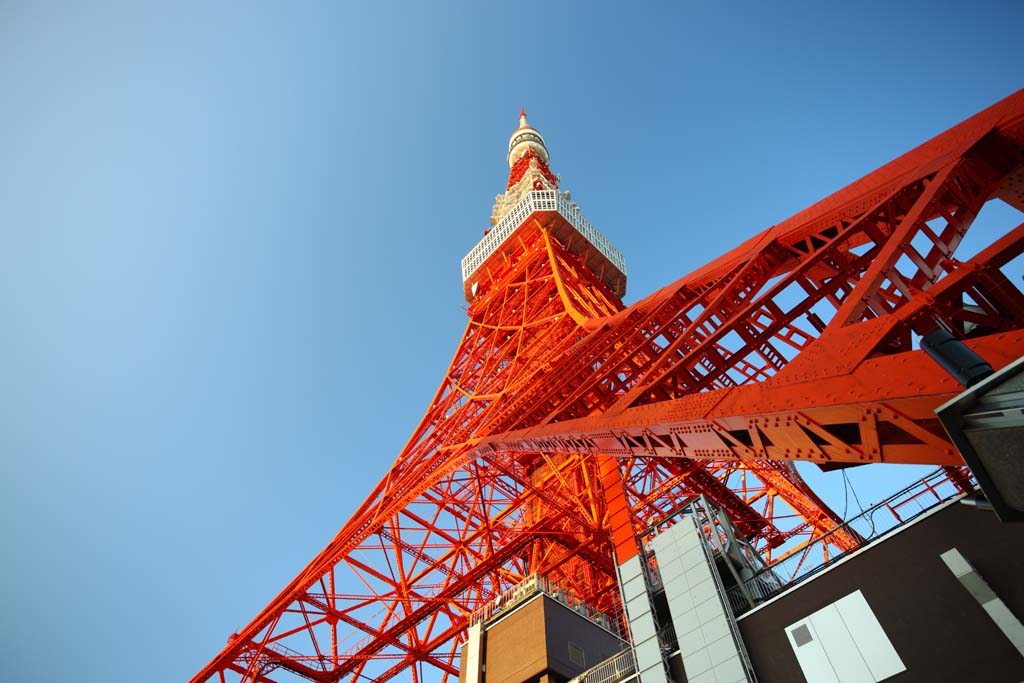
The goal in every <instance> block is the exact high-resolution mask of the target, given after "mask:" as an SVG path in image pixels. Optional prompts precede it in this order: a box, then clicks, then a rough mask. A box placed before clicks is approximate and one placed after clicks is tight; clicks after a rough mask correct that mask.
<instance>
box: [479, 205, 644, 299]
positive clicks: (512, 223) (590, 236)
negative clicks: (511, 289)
mask: <svg viewBox="0 0 1024 683" xmlns="http://www.w3.org/2000/svg"><path fill="white" fill-rule="evenodd" d="M535 211H556V212H558V213H559V214H560V215H561V216H562V217H563V218H564V219H565V220H566V221H568V222H569V223H570V224H571V225H572V226H573V227H574V228H576V230H577V232H579V233H580V235H582V236H583V237H584V238H586V240H587V241H588V242H590V243H591V244H592V245H594V247H595V248H596V249H597V250H598V251H599V252H601V254H602V255H603V256H604V257H605V258H606V259H608V261H609V263H611V264H612V265H613V266H615V267H616V268H618V270H619V272H621V273H622V274H623V275H625V274H626V259H624V258H623V257H622V253H621V252H620V251H619V250H618V249H616V248H615V246H614V245H613V244H612V243H611V241H609V239H608V238H607V237H605V236H604V235H602V234H601V232H600V231H598V229H597V228H595V227H594V226H593V225H591V224H590V222H589V221H588V220H587V219H586V218H584V217H583V214H582V213H580V210H579V207H577V206H576V205H575V204H573V203H571V202H570V201H569V200H567V199H566V198H565V197H564V196H563V194H562V193H561V192H558V191H556V190H534V191H533V192H528V193H526V196H524V197H523V198H522V199H520V200H519V203H518V204H516V205H515V206H514V207H513V208H512V210H511V211H509V212H508V214H507V215H506V216H505V217H504V218H502V219H501V221H499V222H498V224H497V225H495V226H494V228H492V229H491V231H490V232H488V233H487V234H486V235H484V238H483V239H482V240H480V241H479V242H478V243H477V245H476V246H475V247H473V248H472V249H470V250H469V253H468V254H466V257H465V258H463V259H462V281H463V282H465V281H466V280H468V279H469V277H470V276H471V275H472V274H473V273H474V271H476V269H477V268H479V267H480V266H481V265H483V263H484V261H486V260H487V258H488V257H489V256H490V255H491V254H493V253H494V252H495V251H497V249H498V247H500V246H501V245H502V243H504V242H505V240H507V239H508V238H509V237H511V236H512V233H514V232H515V231H516V228H518V227H519V226H520V225H522V224H523V222H524V221H525V220H526V219H527V217H529V215H530V214H531V213H533V212H535Z"/></svg>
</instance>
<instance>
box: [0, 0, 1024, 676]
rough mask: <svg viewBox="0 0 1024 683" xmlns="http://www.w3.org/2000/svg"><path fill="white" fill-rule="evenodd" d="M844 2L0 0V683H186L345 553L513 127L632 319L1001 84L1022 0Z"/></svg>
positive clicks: (447, 328) (454, 321)
mask: <svg viewBox="0 0 1024 683" xmlns="http://www.w3.org/2000/svg"><path fill="white" fill-rule="evenodd" d="M847 4H848V5H849V6H848V7H847V8H845V9H844V8H839V7H837V6H836V5H838V3H816V2H806V3H803V2H793V3H747V2H737V3H709V2H673V3H666V4H664V5H658V4H655V3H651V4H633V5H627V4H626V3H607V4H605V3H599V2H586V3H582V2H581V3H528V2H505V3H500V4H499V3H477V2H474V3H470V2H467V3H464V4H461V5H451V4H448V3H443V2H440V3H439V2H434V3H413V2H408V3H404V4H398V3H390V2H379V3H342V2H332V3H323V4H308V3H281V4H278V5H268V4H264V3H260V2H256V3H244V4H240V3H207V2H198V3H184V2H182V3H160V4H157V3H153V4H151V5H147V4H145V3H137V2H126V3H124V4H113V3H104V2H93V3H84V2H83V3H69V4H63V3H42V2H11V1H10V0H8V1H7V2H0V321H2V327H0V464H2V471H0V472H2V473H0V514H2V525H0V532H2V540H3V554H2V557H3V560H2V562H0V598H2V600H0V607H2V611H0V659H2V660H3V669H4V671H6V672H7V673H6V674H4V676H3V678H5V679H6V680H11V681H19V680H25V681H27V680H31V681H37V682H41V683H49V682H51V681H52V682H56V681H71V680H74V681H155V682H160V683H163V682H166V683H172V682H178V681H182V680H184V679H187V678H188V677H189V676H191V675H192V674H193V673H194V672H195V671H196V670H198V669H199V668H200V667H201V666H202V665H203V664H204V663H205V662H206V661H207V660H208V659H209V658H210V657H211V656H212V655H214V654H215V652H216V651H217V650H219V649H220V647H221V646H222V645H223V644H224V642H225V639H226V638H227V636H228V634H229V633H231V632H232V631H234V630H235V629H237V628H239V627H241V626H243V625H244V624H245V623H246V622H247V621H248V620H249V619H250V618H251V617H252V616H253V615H254V614H255V613H256V612H257V611H258V610H259V609H260V608H261V607H262V606H263V605H264V604H265V603H266V602H267V601H268V600H269V599H270V598H271V597H272V596H273V595H274V594H276V593H277V591H278V590H279V589H280V588H281V587H283V586H284V584H285V583H286V582H288V581H289V580H290V579H291V578H292V577H293V576H294V575H295V574H296V573H297V572H298V570H299V569H300V568H301V567H302V566H303V565H304V564H305V562H306V561H307V560H308V559H309V558H311V557H312V556H313V554H314V553H315V552H316V551H318V550H319V549H320V548H321V547H322V546H323V544H324V543H325V542H326V541H327V540H328V539H329V538H330V537H331V536H332V535H333V534H334V533H335V531H336V530H337V529H338V528H339V527H340V526H341V524H342V523H343V521H344V520H345V518H346V517H347V515H348V513H349V512H350V511H351V510H352V509H353V508H354V507H355V506H356V505H357V504H358V503H359V502H361V500H362V498H363V496H364V495H365V494H366V493H367V492H368V491H369V489H370V487H371V485H372V484H373V483H374V482H376V481H377V480H378V479H379V478H380V476H381V475H382V474H383V473H384V471H385V469H386V468H387V466H388V464H389V463H390V462H391V460H392V459H393V457H394V456H395V454H396V453H397V452H398V450H399V449H400V448H401V446H402V445H403V443H404V441H405V440H406V438H407V437H408V435H409V434H410V433H411V431H412V428H413V427H414V425H415V424H416V423H417V422H418V420H419V418H420V417H421V415H422V413H423V410H424V409H425V408H426V405H427V402H428V401H429V399H430V398H431V396H432V395H433V392H434V390H435V388H436V386H437V384H438V383H439V381H440V379H441V375H442V373H443V371H444V369H445V367H446V365H447V363H448V361H449V360H450V357H451V354H452V352H453V351H454V348H455V344H456V342H457V340H458V337H459V335H460V333H461V330H462V328H463V326H464V324H465V313H464V310H463V304H464V302H463V299H462V288H461V283H460V278H459V260H460V259H461V258H462V256H463V255H464V254H465V253H466V252H467V251H468V250H469V249H470V247H472V246H473V244H474V243H475V242H476V241H477V240H478V239H479V237H480V236H481V234H482V230H483V228H484V227H485V226H486V224H487V220H488V217H489V215H490V209H491V204H492V202H493V198H494V195H495V194H496V193H498V192H499V191H502V190H503V188H504V183H505V179H506V174H507V167H506V165H505V159H504V154H505V145H506V142H507V140H508V135H509V133H510V132H511V130H512V129H513V128H514V127H515V126H516V124H517V119H516V115H517V113H518V111H519V108H520V106H525V107H526V108H527V111H528V112H529V115H530V121H531V123H532V124H533V125H535V126H536V127H537V128H538V129H540V130H541V132H542V133H543V134H544V136H545V138H546V139H547V142H548V146H549V148H550V150H551V154H552V167H553V169H554V170H555V172H557V173H560V174H561V175H562V178H563V187H564V188H565V189H569V190H571V191H572V192H573V198H574V200H576V201H578V202H579V204H580V207H581V209H582V210H583V212H584V214H585V215H586V216H587V217H588V219H589V220H590V221H591V222H592V223H594V225H595V226H597V227H598V228H599V229H600V230H601V231H603V232H604V233H605V234H606V235H607V236H608V237H609V238H610V239H611V240H612V241H613V242H614V243H615V244H616V245H617V246H618V248H619V249H620V250H621V251H622V252H623V253H624V254H625V256H626V259H627V264H628V269H629V277H630V281H629V293H628V296H627V300H628V301H630V302H631V301H635V300H636V299H637V298H639V297H641V296H643V295H645V294H648V293H650V292H651V291H652V290H653V289H655V288H657V287H659V286H661V285H663V284H666V283H668V282H670V281H672V280H674V279H677V278H678V277H680V276H682V275H684V274H685V273H687V272H688V271H690V270H692V269H694V268H696V267H698V266H700V265H701V264H702V263H704V262H705V261H707V260H709V259H711V258H713V257H715V256H717V255H719V254H720V253H722V252H724V251H726V250H727V249H729V248H731V247H732V246H734V245H735V244H737V243H739V242H740V241H741V240H742V239H744V238H746V237H748V236H750V235H752V234H753V233H755V232H757V231H759V230H761V229H763V228H765V227H768V226H770V225H772V224H774V223H777V222H778V221H780V220H782V219H784V218H786V217H788V216H789V215H791V214H793V213H795V212H797V211H798V210H800V209H802V208H804V207H805V206H807V205H809V204H811V203H812V202H814V201H815V200H817V199H819V198H821V197H823V196H825V195H827V194H829V193H831V192H833V191H834V190H836V189H838V188H840V187H842V186H844V185H846V184H847V183H849V182H851V181H853V180H855V179H856V178H858V177H860V176H861V175H863V174H864V173H866V172H868V171H870V170H872V169H874V168H876V167H878V166H879V165H881V164H882V163H884V162H886V161H888V160H890V159H891V158H893V157H895V156H897V155H899V154H901V153H903V152H904V151H906V150H908V149H910V148H911V147H912V146H914V145H916V144H918V143H920V142H922V141H924V140H925V139H927V138H929V137H931V136H933V135H935V134H936V133H938V132H940V131H942V130H944V129H946V128H948V127H949V126H951V125H953V124H955V123H957V122H958V121H960V120H962V119H963V118H965V117H967V116H968V115H970V114H972V113H974V112H975V111H977V110H980V109H982V108H983V107H985V106H987V105H989V104H991V103H993V102H995V101H996V100H998V99H1000V98H1002V97H1005V96H1006V95H1009V94H1010V93H1012V92H1013V91H1015V90H1017V89H1018V88H1020V87H1021V86H1024V78H1022V77H1024V57H1022V53H1021V49H1020V30H1021V26H1022V25H1024V5H1022V4H1021V3H1020V2H1011V1H1007V2H979V3H967V2H935V1H931V2H900V3H847ZM726 5H728V8H725V7H726ZM783 5H785V7H783ZM854 5H857V6H858V7H857V8H856V9H854ZM860 5H866V6H865V7H860ZM1014 213H1015V212H1013V211H1009V210H1002V209H1000V208H999V207H995V208H993V209H991V210H990V211H986V214H985V215H983V216H982V217H981V219H979V220H980V221H981V223H979V227H978V229H977V231H976V232H977V235H976V236H974V237H972V240H971V241H970V242H968V244H967V245H966V246H965V252H966V253H973V251H975V250H976V249H977V248H978V246H980V245H983V244H985V243H987V241H989V240H991V239H992V237H993V236H994V235H996V234H1001V232H1000V231H1005V230H1006V229H1008V228H1009V227H1012V225H1016V224H1017V223H1018V222H1020V220H1021V218H1020V217H1019V214H1017V216H1016V217H1014V215H1013V214H1014ZM986 226H991V227H986ZM838 476H839V475H835V476H834V477H830V478H819V479H821V482H822V486H823V490H824V491H825V495H826V497H827V498H828V499H829V500H831V501H833V503H834V504H835V505H836V506H837V507H840V508H841V507H842V490H843V489H842V483H841V480H840V481H839V482H838V483H837V482H836V478H835V477H838ZM850 476H851V479H852V480H853V482H854V484H855V486H856V487H857V491H858V492H859V493H860V497H861V500H862V501H863V502H864V503H865V504H867V503H868V502H869V501H873V500H878V499H880V498H882V497H884V495H885V494H886V493H888V492H889V491H891V490H894V489H895V488H897V487H898V486H901V485H902V484H904V483H906V482H907V481H908V480H909V479H911V478H912V477H913V476H914V472H913V471H911V470H907V469H901V468H899V467H895V468H888V469H883V470H882V471H879V470H877V469H874V470H873V469H870V468H862V469H858V470H853V471H852V472H851V473H850ZM816 481H817V479H816Z"/></svg>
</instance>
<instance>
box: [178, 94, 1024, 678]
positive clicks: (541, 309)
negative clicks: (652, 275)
mask: <svg viewBox="0 0 1024 683" xmlns="http://www.w3.org/2000/svg"><path fill="white" fill-rule="evenodd" d="M1022 150H1024V91H1021V92H1018V93H1016V94H1014V95H1012V96H1011V97H1009V98H1007V99H1005V100H1003V101H1001V102H999V103H997V104H995V105H993V106H992V107H990V108H988V109H986V110H984V111H982V112H980V113H979V114H977V115H975V116H973V117H971V118H970V119H968V120H966V121H964V122H963V123H961V124H959V125H957V126H955V127H954V128H952V129H950V130H948V131H946V132H945V133H943V134H941V135H939V136H937V137H935V138H934V139H932V140H930V141H928V142H926V143H924V144H923V145H921V146H920V147H917V148H916V149H914V150H912V151H911V152H909V153H907V154H905V155H903V156H901V157H899V158H898V159H896V160H894V161H892V162H890V163H888V164H886V165H885V166H883V167H881V168H879V169H878V170H876V171H874V172H872V173H870V174H868V175H867V176H865V177H864V178H862V179H860V180H858V181H856V182H854V183H853V184H851V185H849V186H848V187H846V188H844V189H842V190H840V191H839V192H836V193H835V194H833V195H832V196H830V197H828V198H826V199H824V200H822V201H820V202H818V203H817V204H815V205H813V206H811V207H810V208H808V209H806V210H804V211H801V212H800V213H798V214H797V215H795V216H793V217H792V218H790V219H788V220H786V221H784V222H782V223H780V224H779V225H776V226H774V227H772V228H770V229H768V230H766V231H764V232H762V233H761V234H759V235H756V236H754V237H752V238H751V239H749V240H748V241H747V242H745V243H744V244H742V245H740V246H739V247H737V248H736V249H734V250H733V251H730V252H729V253H727V254H725V255H724V256H722V257H721V258H719V259H717V260H715V261H713V262H712V263H709V264H707V265H706V266H704V267H702V268H700V269H698V270H696V271H695V272H693V273H691V274H689V275H687V276H685V277H683V278H682V279H680V280H678V281H676V282H674V283H672V284H670V285H668V286H667V287H665V288H663V289H661V290H659V291H657V292H655V293H654V294H652V295H650V296H648V297H647V298H645V299H643V300H641V301H639V302H637V303H635V304H633V305H631V306H629V307H626V306H624V305H623V304H622V301H621V297H622V296H623V294H624V292H625V280H626V275H625V266H624V262H623V259H622V256H621V255H620V254H619V252H618V251H617V250H616V249H615V247H614V246H612V244H611V243H610V242H609V241H608V240H607V239H606V238H605V237H604V236H603V235H602V234H601V233H599V232H598V231H597V230H595V229H594V228H593V226H591V225H590V224H589V223H588V222H587V221H586V219H584V218H583V215H582V214H581V212H580V211H579V209H578V208H577V207H576V205H575V204H573V203H571V201H570V198H569V195H568V193H565V192H563V191H562V190H561V189H560V188H559V179H558V177H557V176H555V175H554V174H553V173H552V172H551V170H550V168H549V166H548V164H549V156H548V150H547V147H546V145H545V142H544V140H543V138H542V137H541V135H540V133H538V132H537V131H536V130H535V129H534V128H532V127H531V126H530V125H529V124H528V123H527V120H526V115H525V113H522V114H521V115H520V127H519V128H518V129H517V130H516V131H515V132H514V133H513V134H512V137H511V139H510V141H509V155H508V161H509V167H510V173H509V180H508V185H507V187H506V192H505V193H504V194H503V195H500V196H499V197H498V198H497V201H496V203H495V206H494V213H493V215H492V218H491V224H492V228H491V229H490V230H489V231H488V232H487V233H486V234H485V236H484V238H483V240H482V241H481V242H480V243H479V244H478V245H477V246H476V247H474V248H473V250H472V251H470V253H469V254H468V255H467V256H466V258H465V259H464V260H463V262H462V272H463V281H464V284H465V296H466V300H467V301H468V302H469V307H468V314H469V322H468V324H467V326H466V329H465V332H464V333H463V336H462V340H461V342H460V343H459V346H458V349H457V351H456V352H455V355H454V358H453V359H452V362H451V365H450V366H449V368H448V370H447V372H446V374H445V377H444V380H443V382H442V383H441V386H440V388H439V389H438V391H437V394H436V395H435V396H434V397H433V399H432V400H431V402H430V404H429V407H428V409H427V411H426V414H425V416H424V418H423V420H422V422H421V423H420V425H419V427H418V428H417V429H416V431H415V432H414V433H413V435H412V437H411V438H410V439H409V442H408V444H407V445H406V446H405V448H404V449H403V450H402V452H401V453H400V454H399V455H398V457H397V458H396V459H395V461H394V464H393V465H392V466H391V468H390V469H389V470H388V472H387V474H386V475H385V476H384V478H383V479H382V480H381V482H380V483H379V484H378V485H377V486H376V488H374V489H373V491H372V492H371V493H370V495H369V497H368V498H367V499H366V501H365V502H364V503H363V504H362V506H360V507H359V508H358V510H357V511H356V512H355V513H354V514H353V515H352V517H351V519H350V520H349V521H348V522H347V523H346V524H345V525H344V527H343V528H342V529H341V530H340V531H339V532H338V534H337V535H336V536H335V537H334V538H333V539H332V540H331V541H330V543H329V544H328V545H327V547H326V548H324V549H323V551H322V552H320V553H319V554H318V555H317V556H316V557H315V558H313V560H312V561H311V562H310V563H309V564H308V565H307V566H306V568H305V569H304V570H303V571H302V572H301V573H300V574H299V575H298V576H297V577H296V578H295V579H294V580H293V581H292V582H291V583H290V584H289V585H288V586H286V587H285V588H284V590H282V591H281V592H280V594H279V595H278V596H277V597H276V598H274V600H273V601H272V602H271V603H270V604H269V605H267V606H266V607H265V608H264V609H263V610H262V611H261V612H260V613H259V614H258V615H257V616H256V617H255V618H254V619H253V620H252V622H251V623H249V624H248V625H247V626H246V627H245V628H244V629H242V630H241V631H240V632H238V633H236V634H232V636H231V637H230V638H229V640H228V643H227V645H226V646H225V647H224V649H223V650H222V651H221V652H220V653H219V654H218V655H217V656H216V657H215V658H214V659H213V660H212V661H211V662H210V663H209V664H207V665H206V667H204V668H203V669H202V670H201V671H200V672H199V673H198V674H197V675H196V676H195V677H194V678H193V681H228V680H231V681H236V680H241V681H270V682H277V683H282V682H283V681H289V680H312V681H338V680H343V679H347V680H353V681H354V680H358V679H360V678H364V679H370V680H380V681H385V680H389V679H391V678H394V677H396V676H399V675H401V678H402V679H403V680H413V681H419V680H421V679H423V678H427V679H430V680H442V681H444V680H449V679H450V678H451V677H452V676H457V675H458V648H459V644H460V642H461V639H462V637H463V634H464V631H465V628H466V625H467V623H468V619H469V617H470V615H471V614H472V613H473V612H474V610H477V609H479V608H480V607H481V606H482V605H484V604H485V603H487V602H488V601H490V600H492V599H493V598H494V597H495V596H496V595H498V594H500V593H501V592H502V591H504V590H506V589H508V588H509V587H511V586H513V585H515V584H517V583H518V582H519V581H521V580H522V579H523V578H525V577H527V576H528V575H530V574H532V573H542V574H545V575H547V576H548V577H549V578H550V579H551V580H553V581H555V582H557V583H558V584H559V585H561V586H563V587H564V588H565V590H567V591H570V592H572V593H573V594H575V595H576V596H579V598H581V599H582V600H583V601H585V602H587V603H588V604H590V605H591V606H593V608H594V609H597V610H601V611H603V612H606V613H609V614H616V613H618V612H619V611H620V607H619V593H618V586H617V582H616V565H617V564H618V563H621V562H623V561H625V560H627V559H629V558H631V557H633V556H635V555H636V554H637V553H638V548H639V541H638V537H639V535H641V534H642V533H643V532H644V530H647V529H650V528H652V527H654V526H657V525H658V524H659V523H660V522H662V521H663V520H665V519H666V518H667V517H668V516H669V515H671V514H673V513H674V512H675V511H677V510H678V509H679V508H680V507H681V506H682V505H684V504H686V503H687V502H688V501H690V500H692V499H693V498H695V497H697V496H700V495H703V496H705V497H706V498H707V500H709V501H711V502H712V503H713V504H714V505H715V506H716V507H718V508H719V509H721V510H722V511H724V512H725V513H726V514H727V515H728V517H729V519H730V520H731V522H732V525H733V526H734V527H735V529H736V531H737V532H738V533H739V534H741V535H742V536H743V537H745V538H746V539H747V541H749V543H750V545H751V546H752V547H753V548H756V549H757V550H758V551H759V552H760V553H761V555H762V556H763V557H764V559H765V560H766V561H767V562H769V563H770V562H774V561H778V560H779V559H781V558H782V557H784V556H786V555H788V554H791V553H795V552H800V550H801V549H802V548H804V547H805V546H806V544H807V543H809V542H810V541H811V540H813V539H820V538H821V537H822V536H823V535H825V534H828V536H827V539H828V542H827V543H818V544H817V545H819V546H824V547H825V550H826V552H828V551H829V549H830V548H831V549H833V550H838V551H843V550H848V549H850V548H852V547H854V546H855V545H856V544H857V543H858V541H859V540H860V539H859V538H857V537H856V535H855V534H853V533H852V532H849V531H845V530H844V529H837V527H838V526H839V525H840V524H841V521H842V520H840V519H839V518H838V516H837V515H836V514H835V513H833V512H832V511H831V510H830V509H829V508H828V507H827V506H826V505H825V504H824V503H823V502H822V501H821V500H820V499H819V498H818V497H817V496H816V495H815V494H814V492H813V491H811V490H810V488H809V487H808V486H807V485H806V484H805V483H804V482H803V481H802V479H801V478H800V476H799V475H798V474H797V471H796V469H795V467H794V464H793V463H794V462H795V461H800V460H804V461H809V462H813V463H817V464H819V465H821V466H822V467H824V468H831V467H842V466H849V465H856V464H863V463H872V462H883V463H932V464H936V465H941V466H945V467H946V468H947V471H948V472H949V474H950V477H951V479H953V480H954V481H966V477H967V474H966V472H965V471H964V469H963V461H962V459H961V458H960V456H959V455H958V453H957V452H956V450H955V449H954V447H953V446H952V444H951V443H950V442H949V441H948V439H947V437H946V436H945V434H944V432H943V431H942V429H941V427H940V426H939V424H938V421H937V420H936V419H935V415H934V413H933V410H934V408H935V407H937V406H938V405H940V404H941V403H942V402H944V401H945V400H947V399H948V398H950V397H952V396H954V395H955V394H957V393H958V392H959V391H960V390H961V388H962V387H960V386H959V385H958V384H957V383H956V382H955V381H954V380H953V379H952V378H950V377H949V376H948V375H947V374H946V373H945V372H944V371H943V370H942V369H941V368H939V366H938V365H937V364H936V363H934V362H933V361H932V360H931V359H929V358H928V357H926V356H925V355H924V353H923V352H921V351H919V350H916V349H915V346H914V345H913V343H912V339H913V335H920V334H925V333H927V332H930V331H932V330H935V329H937V328H940V327H941V328H945V329H946V330H948V331H949V332H951V333H953V335H955V336H956V337H958V338H961V339H963V340H964V342H965V343H966V344H967V345H968V346H970V347H971V348H972V349H974V350H975V351H976V352H977V353H978V354H980V355H981V356H982V357H983V358H985V359H986V360H987V361H988V362H989V363H991V364H992V365H993V366H994V367H996V368H999V367H1002V366H1005V365H1006V364H1007V363H1009V362H1010V361H1012V360H1014V359H1016V358H1017V357H1019V356H1021V355H1022V354H1024V329H1022V328H1024V296H1022V294H1021V292H1020V291H1019V290H1018V289H1017V287H1016V286H1014V285H1013V284H1012V283H1011V282H1010V281H1009V280H1008V279H1007V278H1006V276H1005V275H1004V274H1003V272H1002V271H1001V268H1002V267H1003V266H1005V265H1006V264H1007V263H1008V262H1009V261H1010V260H1011V259H1013V258H1014V257H1016V256H1017V255H1019V254H1020V253H1021V251H1022V249H1024V224H1021V225H1018V226H1016V227H1012V226H1007V227H1008V228H1011V229H1009V231H1008V232H1007V233H1006V235H1005V236H1003V237H1001V238H1000V239H998V240H997V241H996V242H995V243H993V244H991V245H990V246H988V247H987V248H985V249H983V250H982V251H981V252H980V253H978V254H977V255H975V256H974V257H973V258H970V259H969V260H966V261H960V260H957V258H956V257H955V256H954V252H955V250H956V248H957V246H958V245H959V243H960V241H961V240H962V238H963V236H964V234H965V233H966V232H967V230H968V229H969V228H970V226H971V223H972V221H973V219H974V218H975V216H976V215H977V214H978V212H979V210H980V209H981V207H982V205H983V204H984V203H985V202H987V201H990V200H993V199H996V198H998V199H1001V200H1003V201H1006V202H1008V203H1010V204H1011V205H1013V206H1014V207H1016V208H1017V209H1020V210H1024V172H1022V161H1024V151H1022ZM830 532H831V533H830Z"/></svg>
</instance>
